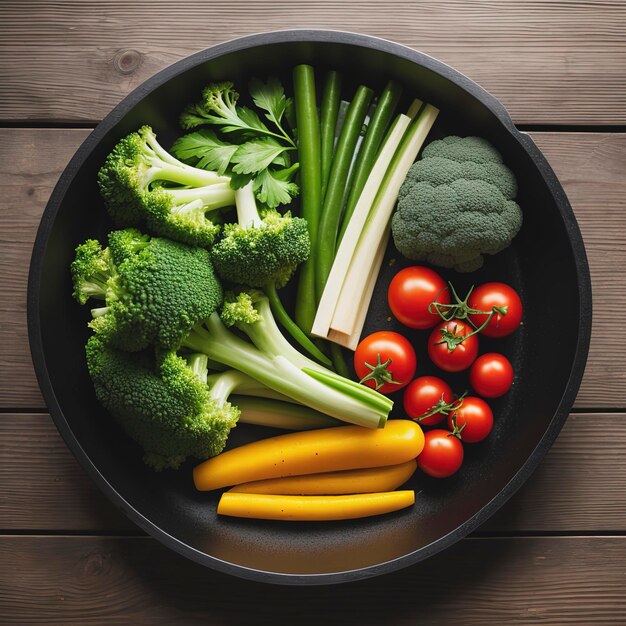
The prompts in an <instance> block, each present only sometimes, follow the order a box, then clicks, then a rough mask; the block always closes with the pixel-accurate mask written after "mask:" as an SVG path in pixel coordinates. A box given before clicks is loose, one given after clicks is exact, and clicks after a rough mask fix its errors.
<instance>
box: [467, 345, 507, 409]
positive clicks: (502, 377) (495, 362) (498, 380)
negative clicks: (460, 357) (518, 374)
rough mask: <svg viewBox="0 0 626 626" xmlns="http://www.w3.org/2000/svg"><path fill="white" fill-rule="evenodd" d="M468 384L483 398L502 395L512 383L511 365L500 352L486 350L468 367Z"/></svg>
mask: <svg viewBox="0 0 626 626" xmlns="http://www.w3.org/2000/svg"><path fill="white" fill-rule="evenodd" d="M469 377H470V384H471V385H472V387H473V388H474V390H475V391H476V393H479V394H480V395H481V396H483V397H484V398H498V397H499V396H503V395H504V394H505V393H506V392H507V391H508V390H509V389H510V388H511V385H512V384H513V366H512V365H511V362H510V361H509V360H508V359H507V358H506V357H505V356H503V355H502V354H498V353H497V352H488V353H487V354H483V355H481V356H479V357H478V358H477V359H476V360H475V361H474V363H473V364H472V367H471V368H470V373H469Z"/></svg>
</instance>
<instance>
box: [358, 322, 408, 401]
mask: <svg viewBox="0 0 626 626" xmlns="http://www.w3.org/2000/svg"><path fill="white" fill-rule="evenodd" d="M416 368H417V358H416V356H415V350H413V346H412V345H411V344H410V343H409V341H408V339H407V338H406V337H404V336H403V335H401V334H400V333H394V332H391V331H387V330H381V331H379V332H376V333H372V334H371V335H368V336H367V337H365V339H363V340H362V341H361V343H359V345H358V346H357V349H356V352H355V353H354V369H355V371H356V374H357V376H358V377H359V378H360V379H361V382H362V383H363V384H365V385H368V386H369V387H373V388H374V389H376V390H377V391H380V393H385V394H386V393H393V392H394V391H398V390H399V389H402V388H403V387H405V386H406V385H408V384H409V382H410V381H411V379H412V378H413V376H414V375H415V369H416Z"/></svg>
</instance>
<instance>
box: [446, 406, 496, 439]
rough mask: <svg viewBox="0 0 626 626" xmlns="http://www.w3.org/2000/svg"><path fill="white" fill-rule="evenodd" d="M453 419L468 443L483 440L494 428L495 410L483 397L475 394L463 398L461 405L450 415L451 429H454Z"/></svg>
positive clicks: (449, 423) (449, 424)
mask: <svg viewBox="0 0 626 626" xmlns="http://www.w3.org/2000/svg"><path fill="white" fill-rule="evenodd" d="M453 420H454V421H455V422H456V427H457V431H460V435H461V439H462V440H463V441H465V442H466V443H476V442H478V441H482V440H483V439H484V438H485V437H486V436H487V435H488V434H489V433H490V432H491V429H492V428H493V412H492V411H491V409H490V408H489V405H488V404H487V403H486V402H485V401H484V400H483V399H481V398H476V397H475V396H467V397H466V398H463V404H462V405H461V407H460V408H458V409H457V410H456V411H454V412H453V413H450V415H448V426H449V427H450V428H451V429H454V424H453ZM461 429H462V430H461Z"/></svg>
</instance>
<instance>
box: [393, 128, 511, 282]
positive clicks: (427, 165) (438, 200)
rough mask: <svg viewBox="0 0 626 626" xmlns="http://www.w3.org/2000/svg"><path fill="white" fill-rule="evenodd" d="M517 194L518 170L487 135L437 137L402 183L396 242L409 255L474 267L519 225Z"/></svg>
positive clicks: (436, 262)
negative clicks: (515, 170)
mask: <svg viewBox="0 0 626 626" xmlns="http://www.w3.org/2000/svg"><path fill="white" fill-rule="evenodd" d="M516 194H517V182H516V180H515V176H514V174H513V173H512V172H511V170H510V169H509V168H508V167H506V165H504V163H503V162H502V157H501V156H500V154H499V152H498V151H497V150H496V149H495V148H494V147H493V146H492V145H491V144H490V143H489V142H488V141H486V140H484V139H481V138H480V137H464V138H461V137H456V136H450V137H445V138H444V139H440V140H437V141H433V142H432V143H430V144H429V145H428V146H426V148H424V151H423V153H422V157H421V159H420V160H419V161H417V162H416V163H414V164H413V165H412V167H411V169H410V170H409V173H408V175H407V177H406V179H405V181H404V183H403V185H402V187H401V189H400V193H399V196H398V206H397V210H396V212H395V214H394V216H393V218H392V221H391V229H392V233H393V239H394V243H395V245H396V248H397V249H398V251H399V252H401V253H402V254H403V255H404V256H406V257H407V258H409V259H415V260H425V261H428V262H430V263H432V264H434V265H440V266H442V267H450V268H454V269H456V270H458V271H460V272H469V271H473V270H476V269H478V268H479V267H481V266H482V265H483V261H484V259H483V256H482V255H483V254H496V253H497V252H500V251H501V250H503V249H504V248H506V247H507V246H509V245H510V243H511V240H512V239H513V237H515V235H516V234H517V233H518V231H519V229H520V228H521V225H522V211H521V209H520V207H519V205H518V204H517V203H516V202H515V201H514V198H515V196H516Z"/></svg>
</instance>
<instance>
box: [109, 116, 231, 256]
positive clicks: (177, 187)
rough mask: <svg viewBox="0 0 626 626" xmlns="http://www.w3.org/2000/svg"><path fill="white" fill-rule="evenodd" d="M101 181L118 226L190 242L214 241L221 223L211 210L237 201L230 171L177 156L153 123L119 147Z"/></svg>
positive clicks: (110, 155)
mask: <svg viewBox="0 0 626 626" xmlns="http://www.w3.org/2000/svg"><path fill="white" fill-rule="evenodd" d="M98 184H99V186H100V192H101V194H102V197H103V199H104V202H105V205H106V207H107V209H108V211H109V214H110V215H111V218H112V219H113V221H114V222H115V224H116V225H117V226H120V227H126V226H147V228H148V229H149V230H150V231H151V232H153V233H155V234H157V235H162V236H165V237H171V238H172V239H176V240H178V241H182V242H183V243H188V244H190V245H200V246H205V247H208V246H210V245H211V244H212V243H213V240H214V239H215V237H216V235H217V234H218V232H219V224H218V223H215V219H213V220H212V219H210V218H208V217H207V215H206V214H207V213H210V214H216V213H215V212H216V210H217V209H220V208H223V207H227V206H232V205H233V204H234V203H235V192H234V191H233V189H231V187H230V178H229V177H228V176H220V175H219V174H218V173H217V172H215V171H206V170H203V169H199V168H196V167H191V166H190V165H186V164H185V163H183V162H182V161H179V160H178V159H175V158H174V157H173V156H172V155H171V154H169V153H168V152H167V150H165V149H164V148H163V147H162V146H161V145H160V144H159V142H158V141H157V138H156V135H155V133H154V132H153V130H152V129H151V128H150V127H149V126H142V127H141V128H140V129H139V130H138V131H136V132H134V133H131V134H130V135H127V136H126V137H124V139H122V140H121V141H120V142H119V143H118V144H117V145H116V146H115V148H114V149H113V151H112V152H111V153H110V154H109V155H108V156H107V158H106V161H105V163H104V165H103V166H102V168H101V169H100V171H99V172H98ZM219 221H220V220H219V217H218V222H219Z"/></svg>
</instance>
